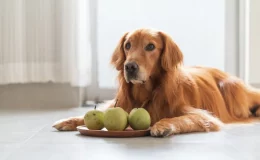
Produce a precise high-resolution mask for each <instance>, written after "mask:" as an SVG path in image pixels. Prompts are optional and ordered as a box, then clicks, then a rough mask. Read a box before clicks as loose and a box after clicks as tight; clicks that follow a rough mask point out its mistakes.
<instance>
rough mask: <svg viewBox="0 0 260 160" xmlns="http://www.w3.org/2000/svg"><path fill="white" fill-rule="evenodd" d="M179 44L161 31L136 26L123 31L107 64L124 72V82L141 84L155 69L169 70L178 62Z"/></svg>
mask: <svg viewBox="0 0 260 160" xmlns="http://www.w3.org/2000/svg"><path fill="white" fill-rule="evenodd" d="M182 60H183V55H182V53H181V51H180V49H179V47H178V46H177V45H176V44H175V43H174V42H173V40H172V39H171V38H170V37H169V36H168V35H167V34H165V33H163V32H161V31H156V30H152V29H138V30H135V31H133V32H129V33H125V34H124V36H123V37H122V38H121V40H120V42H119V44H118V45H117V47H116V49H115V51H114V53H113V56H112V60H111V63H112V64H113V65H114V66H115V67H116V69H117V70H119V71H123V72H124V77H125V80H126V82H132V83H134V84H135V83H144V82H145V81H147V80H148V79H149V77H150V76H153V74H156V73H155V72H156V71H157V72H158V71H159V72H160V71H163V72H169V71H172V70H174V68H176V67H177V66H178V65H179V64H180V63H182Z"/></svg>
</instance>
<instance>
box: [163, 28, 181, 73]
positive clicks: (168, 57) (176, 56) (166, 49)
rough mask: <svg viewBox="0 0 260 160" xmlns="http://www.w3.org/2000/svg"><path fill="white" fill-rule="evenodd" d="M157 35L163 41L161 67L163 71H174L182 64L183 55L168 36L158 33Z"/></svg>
mask: <svg viewBox="0 0 260 160" xmlns="http://www.w3.org/2000/svg"><path fill="white" fill-rule="evenodd" d="M159 34H160V35H161V37H162V41H163V50H162V54H161V66H162V68H163V69H164V70H165V71H171V70H174V69H175V68H176V67H177V66H178V65H179V64H181V63H182V62H183V54H182V52H181V50H180V49H179V47H178V46H177V45H176V44H175V43H174V42H173V40H172V39H171V37H170V36H168V35H167V34H165V33H163V32H159Z"/></svg>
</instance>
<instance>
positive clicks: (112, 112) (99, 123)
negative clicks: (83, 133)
mask: <svg viewBox="0 0 260 160" xmlns="http://www.w3.org/2000/svg"><path fill="white" fill-rule="evenodd" d="M116 104H117V103H116ZM116 104H115V106H114V108H109V109H107V110H106V111H105V112H102V111H99V110H96V106H95V109H94V110H92V111H88V112H87V113H86V114H85V116H84V123H85V125H86V127H87V128H88V129H90V130H101V129H103V128H104V127H105V128H106V129H107V130H108V131H123V130H125V129H126V128H127V127H128V126H129V125H130V127H131V128H132V129H134V130H146V129H148V128H149V127H150V125H151V117H150V114H149V113H148V112H147V111H146V110H145V109H144V108H134V109H133V110H132V111H131V112H130V114H129V115H128V113H127V112H126V111H124V110H123V109H122V108H121V107H116Z"/></svg>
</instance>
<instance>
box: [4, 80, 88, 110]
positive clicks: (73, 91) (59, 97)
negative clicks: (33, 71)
mask: <svg viewBox="0 0 260 160" xmlns="http://www.w3.org/2000/svg"><path fill="white" fill-rule="evenodd" d="M83 91H84V89H82V88H79V87H71V86H70V85H69V84H58V83H44V84H42V83H30V84H10V85H0V108H69V107H79V106H81V104H82V102H83V97H84V96H83V94H84V92H83Z"/></svg>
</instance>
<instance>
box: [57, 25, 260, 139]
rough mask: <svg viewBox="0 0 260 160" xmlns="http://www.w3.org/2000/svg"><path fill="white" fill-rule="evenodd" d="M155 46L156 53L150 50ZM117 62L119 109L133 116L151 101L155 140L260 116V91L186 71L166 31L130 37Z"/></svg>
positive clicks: (214, 74) (217, 75) (206, 72)
mask: <svg viewBox="0 0 260 160" xmlns="http://www.w3.org/2000/svg"><path fill="white" fill-rule="evenodd" d="M126 43H130V44H131V48H130V49H126V48H125V45H126ZM150 43H152V44H154V46H155V49H153V50H152V51H147V50H145V49H144V48H145V47H146V45H147V44H150ZM111 62H112V64H113V65H114V66H115V68H116V69H117V70H118V72H119V73H118V81H119V88H118V92H117V95H116V98H115V99H118V104H119V106H121V107H122V108H123V109H125V110H126V111H127V112H130V110H131V109H133V108H135V107H140V106H142V104H143V103H144V102H145V101H148V100H149V102H148V103H147V104H146V105H145V106H144V107H145V108H146V109H147V110H148V112H149V113H150V115H151V118H152V125H153V127H152V128H151V135H152V136H168V135H171V134H177V133H186V132H196V131H216V130H219V128H220V126H221V122H220V121H219V120H218V119H217V118H216V117H218V118H219V119H220V120H221V121H222V122H225V123H229V122H237V121H243V120H247V119H249V117H251V115H252V113H251V111H252V110H254V111H253V112H254V113H253V115H255V116H259V115H260V110H259V109H258V108H257V107H255V106H258V105H260V91H259V90H257V89H254V88H252V87H250V86H247V85H246V84H244V83H243V82H242V81H241V80H240V79H238V78H236V77H233V76H231V75H229V74H227V73H224V72H222V71H220V70H217V69H214V68H209V67H190V68H185V67H183V66H182V62H183V54H182V52H181V50H180V49H179V47H178V46H177V45H176V44H175V43H174V42H173V40H172V39H171V38H170V37H169V36H168V35H167V34H165V33H163V32H160V31H155V30H151V29H139V30H135V31H133V32H131V33H126V34H125V35H124V36H123V37H122V38H121V40H120V41H119V44H118V46H117V47H116V49H115V52H114V54H113V56H112V59H111ZM129 62H136V63H137V64H138V66H139V70H140V71H139V72H138V74H137V76H136V78H135V79H129V77H128V76H127V73H126V70H125V65H126V64H127V63H129ZM250 110H251V111H250ZM79 121H80V119H79ZM62 127H64V125H62V124H61V123H59V125H56V128H58V129H60V130H62ZM72 128H73V127H72ZM73 129H75V126H74V128H73Z"/></svg>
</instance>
